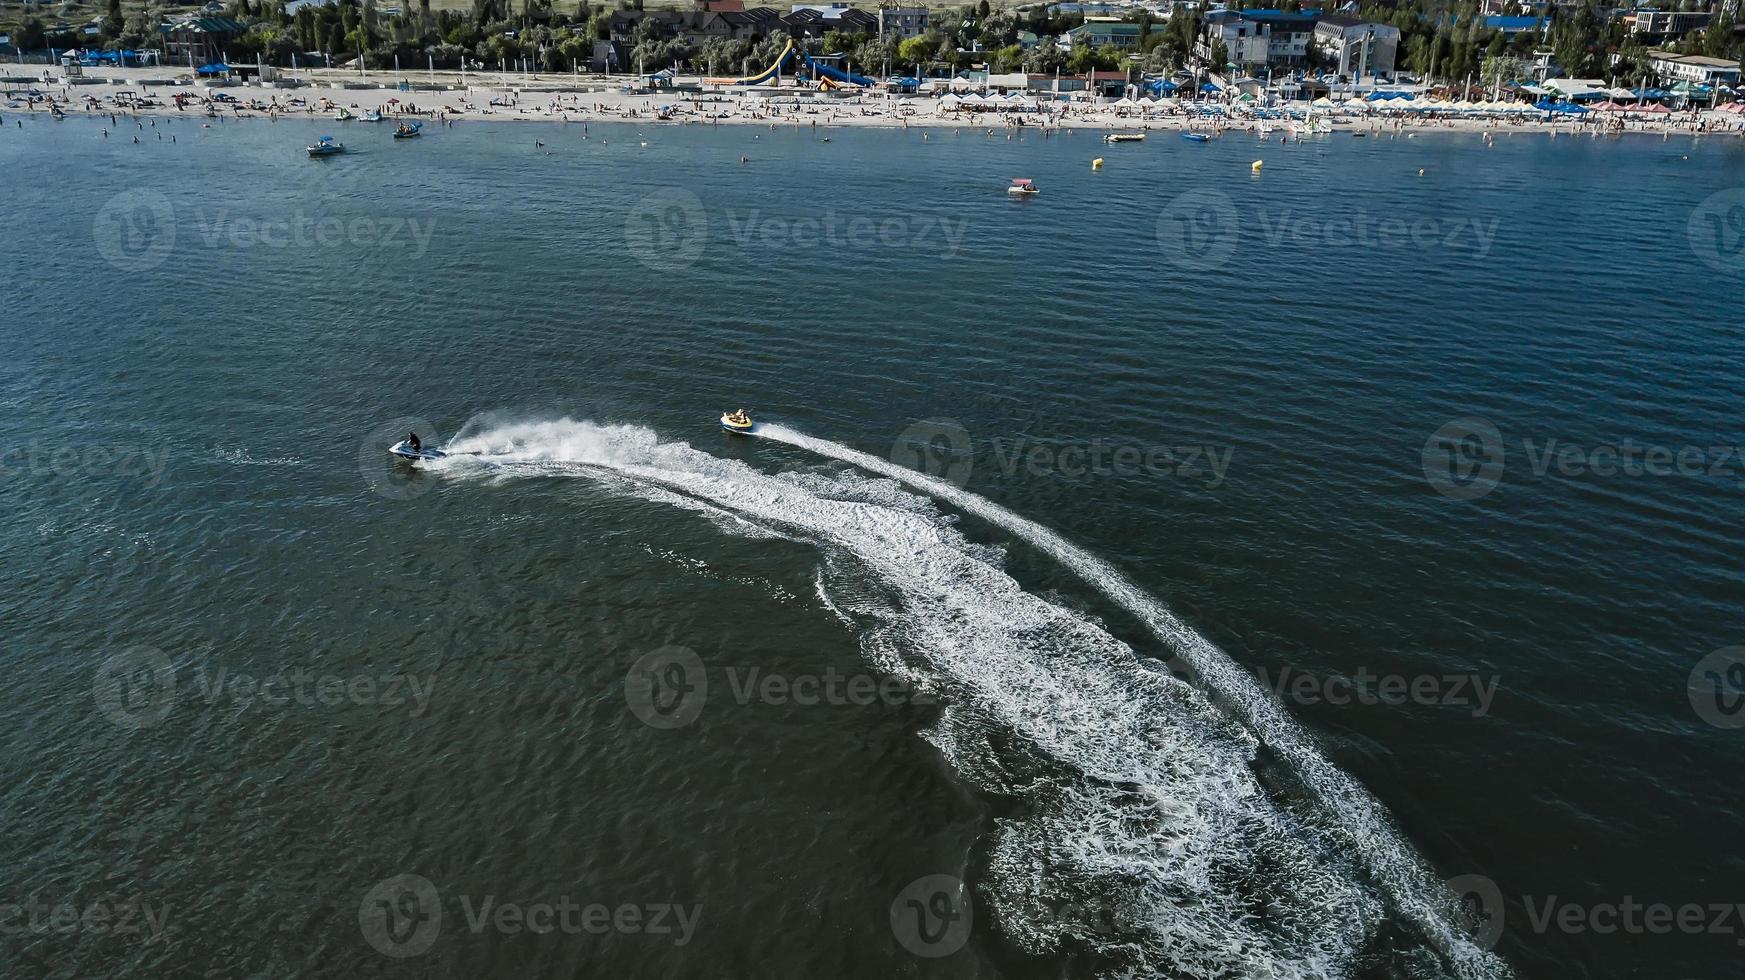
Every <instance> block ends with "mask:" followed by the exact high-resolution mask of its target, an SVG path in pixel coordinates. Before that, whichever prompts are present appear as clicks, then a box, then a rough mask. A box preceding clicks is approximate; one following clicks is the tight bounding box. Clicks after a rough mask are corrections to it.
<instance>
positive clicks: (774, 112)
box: [0, 66, 1745, 139]
mask: <svg viewBox="0 0 1745 980" xmlns="http://www.w3.org/2000/svg"><path fill="white" fill-rule="evenodd" d="M19 68H20V69H21V70H22V69H23V68H24V66H19ZM27 77H28V78H30V81H28V82H26V81H24V80H23V79H25V78H27ZM11 78H12V79H13V80H12V81H10V82H8V83H7V84H6V89H7V92H6V103H5V109H4V110H0V111H3V112H4V114H5V117H6V118H9V119H18V118H20V117H30V116H35V115H53V113H54V112H55V111H57V110H58V111H61V112H65V113H69V114H72V113H82V114H87V115H97V116H104V115H110V116H114V117H116V118H117V119H119V118H120V117H122V116H128V117H130V118H131V117H143V116H158V117H165V116H169V117H177V116H203V117H207V118H219V117H222V118H224V119H225V120H227V121H228V120H243V119H257V120H276V119H279V118H309V117H323V116H324V117H328V118H335V119H336V121H345V120H338V119H337V116H338V114H339V113H340V111H341V110H342V109H343V110H345V111H346V112H349V113H351V114H352V115H354V116H361V115H362V114H364V113H366V112H370V111H372V110H374V111H377V112H380V113H381V114H382V116H383V120H384V121H386V122H393V121H397V120H421V121H424V122H425V123H426V124H431V123H434V124H436V125H439V126H443V125H452V124H455V123H459V122H466V121H474V120H492V121H502V120H532V121H539V122H558V123H565V122H575V123H585V122H636V123H639V124H649V125H656V124H671V125H721V124H730V125H747V124H750V125H765V126H770V127H775V126H811V127H825V126H830V127H836V126H863V127H866V126H870V127H886V128H911V127H945V128H964V127H967V128H986V129H991V130H1013V131H1023V130H1039V131H1042V132H1051V131H1054V130H1103V131H1121V132H1144V131H1174V130H1184V129H1195V130H1200V131H1204V132H1208V133H1211V134H1217V133H1219V132H1222V131H1237V132H1244V131H1258V132H1260V133H1264V134H1266V135H1267V136H1268V137H1269V138H1275V137H1276V138H1279V139H1289V138H1291V137H1292V136H1293V135H1310V133H1309V132H1308V131H1307V130H1306V128H1305V127H1304V126H1303V124H1302V122H1301V121H1300V120H1293V119H1284V118H1258V117H1257V116H1256V115H1255V114H1254V113H1253V112H1252V111H1251V110H1249V109H1247V108H1246V107H1243V106H1229V107H1226V108H1225V109H1224V110H1223V112H1222V113H1219V112H1217V111H1212V112H1208V111H1207V108H1206V107H1205V106H1204V105H1203V104H1195V103H1186V102H1183V103H1175V102H1166V103H1164V104H1161V105H1155V106H1132V105H1120V104H1117V103H1116V102H1115V101H1114V100H1107V99H1105V100H1098V101H1096V102H1092V101H1090V100H1074V101H1051V100H1046V99H1043V100H1037V99H1032V98H1023V99H1022V100H1021V102H1019V103H1016V106H1018V107H1001V108H999V109H992V108H972V107H955V106H952V105H951V104H950V101H951V100H950V99H949V97H933V96H894V95H887V94H884V93H859V94H837V93H829V94H827V93H822V92H817V91H814V90H812V89H809V88H802V87H798V86H785V87H782V88H780V89H776V88H773V87H759V88H756V89H736V88H732V87H727V88H705V89H704V90H703V91H701V92H697V91H682V90H673V91H659V92H652V93H651V92H636V91H631V90H630V89H629V85H630V83H631V82H632V81H633V80H634V79H632V78H629V77H620V78H613V79H601V78H600V77H598V76H592V77H588V76H577V77H571V76H564V75H549V74H548V75H538V74H533V75H514V74H507V75H505V74H497V73H478V72H469V73H466V74H465V75H463V74H461V73H459V72H434V73H431V72H410V73H402V74H400V75H396V76H392V77H390V76H389V75H387V74H384V73H376V74H374V75H371V76H359V75H357V74H355V73H350V72H343V71H308V72H300V73H297V74H296V76H295V78H294V81H290V82H277V83H267V84H260V83H248V84H239V83H235V82H210V83H209V82H206V81H203V80H201V81H196V80H193V79H192V78H191V77H190V76H189V74H188V72H187V71H186V70H185V69H169V68H155V69H139V68H135V69H87V70H86V71H85V73H84V74H82V75H81V76H79V77H77V78H71V79H69V78H66V77H64V76H62V75H61V74H60V73H58V72H56V71H54V70H45V69H42V68H38V69H36V75H35V76H25V75H17V74H15V75H13V76H11ZM686 81H687V80H686V79H684V78H680V79H679V82H680V84H681V85H682V84H684V83H685V82H686ZM32 90H34V91H35V92H36V93H37V94H38V95H40V96H41V98H39V99H35V100H31V99H28V98H26V97H22V93H27V92H29V91H32ZM142 100H143V101H144V104H141V103H142ZM1295 108H1296V111H1299V112H1300V111H1301V109H1302V106H1301V104H1298V105H1297V106H1296V107H1295ZM1544 116H1545V114H1543V113H1533V114H1519V115H1513V116H1502V115H1495V114H1461V115H1452V114H1438V115H1433V116H1426V115H1423V114H1420V113H1415V112H1406V111H1401V110H1387V109H1382V110H1375V109H1348V108H1344V107H1340V108H1336V109H1333V110H1317V111H1316V113H1315V118H1316V119H1317V120H1318V121H1319V122H1320V127H1321V128H1322V129H1323V130H1324V129H1325V128H1326V127H1327V126H1331V127H1332V129H1333V131H1343V132H1360V133H1370V134H1384V133H1398V132H1425V131H1432V132H1433V131H1455V132H1475V133H1481V132H1495V133H1511V132H1523V133H1534V132H1537V133H1551V134H1560V133H1561V134H1581V135H1606V134H1612V133H1619V132H1641V133H1657V134H1664V135H1670V134H1674V133H1679V134H1695V133H1710V134H1726V135H1740V136H1745V116H1742V115H1736V114H1731V113H1725V112H1719V111H1704V112H1699V113H1690V112H1676V113H1671V114H1668V115H1660V116H1654V117H1646V116H1638V115H1633V114H1632V115H1624V114H1619V113H1606V112H1590V113H1588V114H1587V115H1585V116H1581V117H1570V116H1555V117H1553V118H1551V119H1549V120H1548V119H1546V118H1544Z"/></svg>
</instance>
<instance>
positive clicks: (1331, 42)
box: [1315, 14, 1400, 78]
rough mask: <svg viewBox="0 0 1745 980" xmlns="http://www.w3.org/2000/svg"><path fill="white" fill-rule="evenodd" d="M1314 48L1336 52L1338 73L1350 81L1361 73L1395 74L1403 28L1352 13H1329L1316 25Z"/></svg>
mask: <svg viewBox="0 0 1745 980" xmlns="http://www.w3.org/2000/svg"><path fill="white" fill-rule="evenodd" d="M1315 46H1316V48H1317V49H1318V50H1320V51H1322V52H1334V53H1335V58H1336V60H1337V61H1338V66H1339V74H1341V75H1344V76H1345V77H1347V78H1350V77H1352V76H1354V75H1355V74H1356V73H1358V72H1359V71H1361V72H1364V73H1365V74H1369V75H1376V74H1381V75H1392V74H1393V73H1394V63H1395V61H1396V60H1397V59H1398V57H1399V52H1400V29H1399V28H1397V27H1395V26H1393V25H1392V24H1383V23H1380V22H1378V21H1373V20H1365V19H1364V18H1362V17H1353V16H1352V15H1350V14H1328V15H1327V16H1325V17H1322V18H1321V20H1320V22H1319V23H1317V24H1316V25H1315Z"/></svg>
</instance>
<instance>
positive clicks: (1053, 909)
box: [0, 115, 1745, 978]
mask: <svg viewBox="0 0 1745 980" xmlns="http://www.w3.org/2000/svg"><path fill="white" fill-rule="evenodd" d="M6 121H7V123H8V125H11V123H12V122H13V119H12V117H11V116H10V115H9V116H8V117H7V120H6ZM105 123H106V121H105V122H99V121H85V120H74V121H69V122H65V123H61V124H58V125H54V124H49V123H46V122H40V121H37V120H28V121H27V122H26V125H25V127H24V128H23V129H18V128H11V129H7V130H5V131H4V132H3V133H0V173H5V174H6V175H8V179H7V181H6V185H7V193H6V194H4V195H0V219H3V220H4V222H5V227H6V228H8V229H9V230H11V232H12V236H11V239H10V240H11V242H12V246H13V247H12V250H11V253H10V258H9V270H10V275H9V276H8V277H7V288H6V290H5V297H4V298H5V310H6V314H5V327H4V329H3V330H0V338H3V340H0V343H3V344H4V348H3V349H0V400H3V407H4V412H3V413H0V418H4V419H5V423H4V429H3V430H0V450H3V451H4V453H5V455H4V456H0V462H4V464H5V467H6V468H5V470H4V484H3V485H4V492H3V494H0V500H4V502H5V509H6V517H7V520H6V522H5V524H4V530H0V556H3V562H4V564H3V566H0V567H4V569H5V587H4V589H0V626H3V627H4V631H3V633H0V636H4V643H3V644H0V650H4V652H5V654H6V655H7V660H8V664H9V666H10V668H11V676H12V678H13V682H14V683H13V690H12V697H9V698H7V699H5V701H4V706H3V707H0V714H3V715H4V720H5V723H6V727H7V730H8V731H9V732H11V733H12V739H11V740H10V742H9V745H10V750H9V751H7V752H6V753H4V755H3V756H0V758H3V759H4V770H3V773H4V776H5V779H4V781H3V785H4V786H5V787H6V788H5V790H4V793H5V797H4V803H5V810H4V812H5V813H6V814H7V816H8V820H7V824H6V825H7V829H8V831H9V833H8V834H7V835H6V844H5V848H4V852H3V853H4V856H5V858H6V860H7V864H8V867H9V868H10V869H11V871H10V874H9V875H8V876H7V881H8V884H7V886H6V888H5V889H4V891H3V893H0V943H3V944H4V947H5V949H6V962H8V963H9V964H14V965H15V968H16V969H18V970H19V971H20V972H28V973H33V974H43V975H68V976H72V975H94V974H99V975H100V974H119V973H129V972H133V973H141V972H148V971H149V972H152V973H166V972H176V973H186V972H213V973H219V974H233V973H245V972H246V973H267V972H272V973H298V974H308V975H329V974H347V975H352V974H364V975H386V974H395V975H401V974H403V975H419V976H428V975H439V976H473V975H478V974H480V973H484V972H492V973H497V972H525V973H535V972H537V973H540V974H546V973H553V974H556V973H568V974H572V975H573V974H580V975H590V976H591V975H618V974H628V973H636V974H642V973H648V974H655V973H663V974H670V975H680V976H719V975H722V974H724V973H725V974H731V975H759V976H796V977H797V976H816V975H823V974H831V973H834V974H842V975H866V976H890V975H904V976H920V975H928V976H935V975H940V976H943V975H951V976H1019V977H1028V976H1092V975H1118V974H1120V973H1121V972H1122V971H1131V972H1133V973H1135V974H1139V975H1162V976H1182V977H1238V976H1279V977H1296V976H1329V975H1331V976H1339V975H1350V976H1363V977H1431V976H1501V975H1508V974H1510V973H1513V974H1516V975H1521V976H1534V977H1667V978H1673V977H1702V978H1708V977H1717V978H1718V977H1721V976H1727V975H1731V972H1733V967H1734V964H1736V963H1737V961H1738V952H1739V943H1740V942H1741V941H1745V918H1736V917H1722V916H1721V915H1720V914H1719V913H1718V912H1716V911H1714V910H1712V909H1710V906H1712V905H1719V904H1722V903H1729V904H1730V903H1733V902H1735V901H1738V900H1739V899H1740V896H1739V892H1738V888H1739V883H1740V881H1741V880H1745V879H1742V875H1741V872H1742V871H1745V866H1742V863H1741V860H1740V858H1739V857H1738V855H1737V854H1736V853H1735V851H1736V849H1734V848H1732V847H1731V846H1730V844H1731V842H1732V840H1733V839H1734V838H1735V837H1737V835H1738V833H1739V832H1740V830H1741V817H1740V816H1739V811H1740V806H1741V803H1742V802H1745V801H1742V799H1741V793H1740V790H1739V789H1738V781H1737V780H1736V779H1734V778H1732V776H1731V768H1730V762H1731V760H1732V759H1734V758H1736V757H1737V751H1738V743H1739V739H1740V737H1742V736H1741V731H1740V726H1741V724H1742V723H1745V713H1742V712H1741V708H1740V705H1739V704H1738V702H1737V700H1736V698H1737V696H1738V695H1739V694H1740V693H1741V691H1742V690H1745V668H1742V667H1738V666H1736V664H1737V663H1738V662H1739V658H1737V657H1735V656H1734V655H1733V653H1731V652H1728V651H1729V648H1732V647H1736V646H1739V645H1740V644H1742V643H1745V639H1741V634H1740V627H1741V623H1742V622H1745V617H1742V615H1741V613H1742V612H1745V581H1742V576H1741V574H1740V571H1739V568H1740V565H1739V557H1738V554H1739V543H1740V535H1739V531H1738V528H1739V518H1740V516H1741V512H1742V507H1741V493H1742V480H1745V476H1742V475H1745V459H1741V458H1739V455H1738V453H1737V452H1736V451H1735V450H1734V449H1733V448H1731V447H1736V446H1739V445H1740V444H1742V443H1745V433H1742V432H1741V430H1740V428H1739V424H1738V418H1739V408H1740V406H1741V403H1742V396H1745V381H1742V380H1741V379H1742V378H1745V344H1742V343H1741V341H1742V337H1741V328H1740V325H1739V320H1740V316H1739V314H1740V312H1741V307H1740V303H1739V299H1738V297H1739V286H1740V283H1741V278H1740V277H1741V276H1742V275H1745V260H1742V259H1741V250H1740V243H1741V235H1745V210H1741V208H1742V205H1741V199H1742V198H1745V194H1740V193H1739V192H1738V190H1737V189H1738V188H1739V186H1740V185H1739V179H1738V176H1737V175H1738V174H1739V173H1740V165H1741V163H1742V162H1745V144H1741V143H1740V142H1739V141H1737V140H1730V141H1718V140H1712V139H1711V140H1706V141H1693V140H1691V139H1689V138H1685V139H1679V140H1668V141H1662V140H1659V139H1650V138H1636V137H1632V138H1625V139H1621V140H1620V139H1607V140H1594V139H1570V138H1557V139H1547V138H1544V137H1538V136H1532V137H1530V136H1526V135H1509V136H1503V137H1500V138H1499V139H1498V141H1497V145H1496V147H1495V148H1487V147H1486V146H1485V144H1484V143H1483V142H1482V141H1481V140H1479V139H1478V138H1477V137H1475V136H1464V135H1451V134H1434V135H1423V136H1419V137H1417V138H1414V139H1408V138H1404V137H1401V138H1396V139H1385V138H1368V139H1356V138H1351V137H1347V136H1340V137H1335V138H1332V139H1327V140H1323V141H1321V142H1305V143H1302V144H1294V145H1286V146H1280V145H1278V144H1273V143H1268V144H1260V143H1257V142H1255V141H1253V140H1251V139H1249V138H1247V137H1242V138H1236V137H1226V138H1224V139H1222V140H1219V141H1215V142H1213V143H1209V144H1206V145H1192V144H1188V143H1185V142H1182V141H1180V140H1178V139H1175V138H1173V137H1164V136H1158V135H1154V136H1153V137H1152V138H1151V139H1150V140H1148V141H1147V142H1146V143H1144V144H1128V145H1122V146H1115V147H1110V146H1105V145H1104V144H1102V143H1101V142H1100V141H1098V140H1096V139H1095V138H1094V136H1092V135H1090V134H1080V135H1057V136H1053V137H1047V138H1042V137H1037V136H1027V137H1025V138H1022V139H1008V138H1007V137H1006V136H1005V135H1004V134H992V135H990V134H986V133H983V132H971V131H962V132H958V131H952V130H939V131H933V132H931V133H929V134H927V135H926V136H925V138H924V136H923V134H922V133H921V132H920V131H909V132H899V131H883V132H851V131H843V130H834V131H830V132H828V133H827V134H825V133H813V132H811V131H810V130H809V129H807V130H800V131H792V130H785V129H784V130H777V131H772V130H759V129H755V128H749V127H722V128H719V129H706V128H703V127H683V128H673V127H666V128H652V127H651V128H648V129H646V130H639V129H637V128H635V127H628V126H592V127H590V128H589V129H588V131H587V133H586V138H585V139H584V134H583V131H582V128H581V127H580V126H579V125H571V126H568V127H556V126H544V125H534V124H525V125H513V124H506V125H485V124H475V125H470V126H456V127H454V128H452V129H443V130H433V131H432V132H430V133H429V134H428V135H427V136H426V137H424V138H422V139H420V140H416V141H402V142H395V141H391V140H389V139H388V138H387V133H386V131H385V130H377V129H370V128H366V127H364V126H362V125H361V124H357V125H354V126H352V127H351V128H347V129H345V130H344V131H342V132H338V133H335V134H334V135H336V136H338V137H339V138H340V139H342V140H344V141H345V142H346V143H347V144H348V146H349V148H350V150H351V152H349V153H348V154H346V155H345V156H343V157H340V158H335V159H329V160H324V161H311V160H308V159H306V158H305V156H304V152H303V146H304V145H305V144H307V143H309V142H312V141H313V140H314V139H315V137H316V136H318V135H321V134H323V133H326V132H329V131H332V130H333V129H335V128H336V127H337V124H333V123H304V122H296V123H278V124H273V123H267V122H264V121H261V122H243V123H238V122H235V121H231V122H225V123H218V124H214V125H213V126H211V127H210V128H201V127H200V126H199V124H198V122H197V121H196V120H194V119H188V118H184V119H179V120H175V121H173V122H169V123H160V124H159V126H157V127H151V126H149V125H148V126H147V127H146V128H145V129H143V130H139V129H135V130H133V131H132V132H129V131H128V130H127V129H126V126H125V124H124V125H123V126H122V127H121V128H118V129H115V130H114V131H113V132H112V133H111V135H110V136H109V137H108V138H107V139H105V138H104V137H103V136H102V135H101V129H102V128H103V127H104V125H105ZM160 132H161V133H164V134H165V135H166V137H167V136H168V135H170V134H172V133H173V134H174V136H175V137H176V139H175V141H174V142H173V143H172V142H171V141H170V140H169V139H168V138H166V139H164V140H161V141H160V140H159V139H158V138H157V137H158V134H159V133H160ZM134 134H138V135H139V136H140V138H141V143H140V144H138V145H135V144H133V143H132V142H131V138H132V136H133V135H134ZM822 135H829V136H830V141H829V142H828V143H825V142H821V141H820V138H819V137H820V136H822ZM535 139H540V140H543V141H544V142H545V143H546V146H545V147H543V148H540V147H536V146H535V145H534V141H535ZM741 157H745V158H747V159H745V160H744V162H741ZM1095 157H1103V158H1104V159H1105V160H1106V164H1105V167H1104V169H1102V170H1101V171H1097V172H1093V171H1092V169H1091V165H1090V161H1091V160H1092V159H1093V158H1095ZM1257 159H1263V160H1264V167H1263V168H1262V171H1261V172H1260V174H1259V175H1255V174H1254V173H1253V172H1252V171H1251V167H1250V164H1251V162H1252V161H1254V160H1257ZM1420 171H1422V173H1420ZM1014 177H1029V178H1033V179H1034V180H1035V181H1036V183H1037V185H1038V186H1039V187H1041V188H1042V193H1041V194H1040V195H1039V196H1037V197H1036V198H1034V199H1030V200H1013V199H1010V198H1009V196H1008V195H1006V194H1005V193H1004V192H1003V187H1004V186H1005V185H1006V184H1007V183H1008V182H1009V181H1010V180H1011V179H1012V178H1014ZM739 405H745V406H747V407H749V408H750V409H752V411H753V412H754V413H755V414H756V415H757V417H758V418H759V419H760V420H762V421H764V422H766V423H768V424H770V426H771V428H770V429H768V430H766V434H765V436H764V437H763V438H752V439H743V438H736V437H732V436H728V435H725V434H723V433H720V432H719V431H718V430H717V429H716V428H715V418H716V416H717V415H718V414H719V413H720V412H721V411H723V410H725V409H728V408H732V407H736V406H739ZM408 428H417V429H418V431H419V432H420V434H421V435H422V436H423V437H424V438H425V440H426V441H427V442H430V443H432V444H444V443H447V444H450V445H451V446H452V447H453V448H456V449H461V450H465V451H468V452H472V453H477V454H478V455H470V456H461V457H456V458H455V459H454V460H452V461H450V462H448V463H445V464H441V465H436V466H423V467H411V466H409V465H406V464H393V463H390V462H389V461H388V459H387V457H386V455H385V452H384V450H385V447H386V446H387V445H388V444H390V443H391V442H393V441H394V440H395V439H398V438H400V437H402V436H403V435H404V430H406V429H408ZM1572 447H1573V448H1572ZM1620 447H1622V451H1621V453H1620ZM857 453H864V454H866V457H860V456H857V455H856V454H857ZM1620 456H1621V457H1622V458H1623V459H1624V460H1625V462H1624V463H1619V462H1617V460H1618V459H1619V458H1620ZM867 457H870V459H869V458H867ZM893 464H894V466H893ZM906 474H913V476H910V475H906ZM966 494H967V496H966ZM1024 522H1033V524H1034V525H1036V526H1038V528H1039V529H1044V530H1046V531H1048V532H1052V534H1053V535H1055V536H1057V537H1041V536H1038V535H1037V534H1036V533H1033V531H1032V530H1031V525H1030V524H1026V523H1024ZM1160 616H1162V617H1165V618H1159V617H1160ZM1168 617H1173V618H1168ZM263 685H264V693H263ZM1257 694H1263V695H1264V697H1261V698H1258V699H1257V698H1256V695H1257ZM1445 880H1452V881H1453V887H1452V888H1450V889H1446V890H1444V889H1443V888H1442V885H1441V883H1442V882H1443V881H1445ZM505 905H508V906H512V910H510V911H504V906H505ZM1695 906H1701V909H1700V910H1699V911H1697V912H1691V911H1690V910H1689V908H1690V907H1695ZM93 908H95V909H97V910H98V911H96V912H92V911H91V910H92V909H93ZM57 909H64V910H65V911H60V912H57ZM437 910H440V919H438V917H437V915H436V912H437ZM136 913H138V914H136ZM144 913H151V916H152V917H155V918H150V917H147V916H146V915H145V914H144ZM57 915H59V918H57V917H56V916H57ZM1681 916H1682V917H1681ZM123 921H126V922H128V923H129V924H131V925H136V926H139V928H134V929H127V928H122V927H121V926H120V925H119V923H121V922H123ZM154 921H155V922H157V923H158V924H157V925H156V926H152V927H149V928H148V927H146V926H145V924H146V923H148V922H154ZM681 923H688V925H681ZM541 925H544V926H547V927H549V928H547V929H546V930H545V931H539V930H538V929H537V928H536V927H538V926H541Z"/></svg>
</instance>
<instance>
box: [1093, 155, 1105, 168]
mask: <svg viewBox="0 0 1745 980" xmlns="http://www.w3.org/2000/svg"><path fill="white" fill-rule="evenodd" d="M1091 169H1092V170H1101V169H1103V158H1102V157H1098V158H1096V159H1095V160H1092V161H1091Z"/></svg>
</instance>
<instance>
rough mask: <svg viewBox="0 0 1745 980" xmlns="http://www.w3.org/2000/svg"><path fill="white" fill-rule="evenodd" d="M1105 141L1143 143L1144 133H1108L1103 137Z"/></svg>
mask: <svg viewBox="0 0 1745 980" xmlns="http://www.w3.org/2000/svg"><path fill="white" fill-rule="evenodd" d="M1103 142H1105V143H1143V142H1145V134H1144V133H1109V134H1108V135H1106V136H1104V137H1103Z"/></svg>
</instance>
